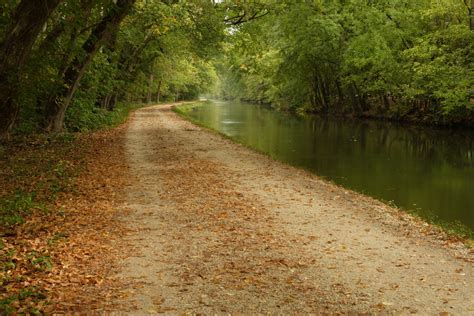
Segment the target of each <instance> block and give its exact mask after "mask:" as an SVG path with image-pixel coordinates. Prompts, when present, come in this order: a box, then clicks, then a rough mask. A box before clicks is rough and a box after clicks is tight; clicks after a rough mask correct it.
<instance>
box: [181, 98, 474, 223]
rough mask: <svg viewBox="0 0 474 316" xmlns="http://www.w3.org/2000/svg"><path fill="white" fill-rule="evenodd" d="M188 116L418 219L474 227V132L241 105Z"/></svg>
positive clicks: (191, 111) (190, 111)
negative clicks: (288, 112) (343, 118)
mask: <svg viewBox="0 0 474 316" xmlns="http://www.w3.org/2000/svg"><path fill="white" fill-rule="evenodd" d="M183 110H184V111H186V115H188V116H189V117H191V118H192V119H194V120H196V121H198V122H200V123H202V124H203V125H205V126H208V127H210V128H212V129H215V130H218V131H220V132H222V133H224V134H226V135H228V136H230V137H232V138H234V139H236V140H237V141H239V142H242V143H244V144H246V145H248V146H250V147H252V148H255V149H257V150H259V151H262V152H265V153H267V154H268V155H270V156H271V157H273V158H276V159H278V160H281V161H284V162H287V163H288V164H291V165H294V166H298V167H303V168H305V169H308V170H310V171H312V172H314V173H315V174H317V175H319V176H323V177H325V178H327V179H330V180H333V181H334V182H336V183H338V184H340V185H342V186H344V187H347V188H351V189H354V190H356V191H359V192H362V193H365V194H367V195H370V196H373V197H375V198H378V199H382V200H385V201H393V203H395V205H397V206H399V207H402V208H404V209H409V210H414V211H416V212H417V213H418V214H420V215H421V216H424V217H430V218H432V217H433V215H434V216H435V217H437V218H438V219H440V220H442V221H444V222H447V223H454V222H460V223H462V224H464V225H465V226H467V227H469V228H470V229H474V131H462V130H447V129H433V128H427V127H415V126H404V125H399V124H393V123H387V122H374V121H347V120H339V119H325V118H318V117H299V116H296V115H291V114H285V113H281V112H278V111H275V110H272V109H269V108H267V107H264V106H259V105H252V104H245V103H237V102H217V101H214V102H208V103H204V104H203V105H202V106H197V107H189V108H186V107H184V108H183Z"/></svg>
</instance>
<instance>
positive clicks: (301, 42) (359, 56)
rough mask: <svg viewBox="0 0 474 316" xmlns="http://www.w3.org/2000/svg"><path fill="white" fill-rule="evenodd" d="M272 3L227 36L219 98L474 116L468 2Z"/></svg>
mask: <svg viewBox="0 0 474 316" xmlns="http://www.w3.org/2000/svg"><path fill="white" fill-rule="evenodd" d="M267 8H268V10H269V11H270V14H269V15H267V16H265V17H264V18H261V19H258V20H256V21H253V22H251V23H249V24H247V25H243V26H239V27H237V28H235V29H233V30H232V32H231V33H230V34H229V36H228V39H229V40H228V44H227V45H226V48H225V49H226V55H225V57H224V58H222V60H221V61H220V63H219V64H218V66H217V69H218V71H219V80H220V84H219V87H220V89H221V91H220V92H219V94H220V95H221V96H223V97H229V98H241V99H247V100H253V101H258V102H265V103H271V104H273V105H274V106H276V107H280V108H299V109H305V110H309V111H323V112H337V113H348V112H349V113H351V114H364V115H374V116H380V115H383V116H388V117H395V118H407V115H411V116H413V118H414V119H423V120H426V119H429V120H432V121H437V122H456V121H461V120H464V121H466V120H468V119H469V117H470V118H471V121H474V111H473V110H474V109H473V106H474V103H473V95H472V94H473V87H474V71H473V69H474V64H473V60H474V53H473V52H474V46H473V45H474V32H473V31H472V30H470V29H469V21H468V14H467V10H466V5H465V4H464V3H463V2H462V1H454V0H442V1H429V0H424V1H413V2H407V1H403V0H395V1H369V2H367V1H362V0H350V1H344V2H343V1H324V2H321V1H304V2H296V3H295V2H293V1H279V2H276V1H269V2H268V3H267ZM295 21H298V23H296V22H295Z"/></svg>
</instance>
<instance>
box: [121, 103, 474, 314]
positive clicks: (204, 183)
mask: <svg viewBox="0 0 474 316" xmlns="http://www.w3.org/2000/svg"><path fill="white" fill-rule="evenodd" d="M126 147H127V155H128V158H129V164H130V167H131V171H132V173H133V174H134V175H136V176H137V179H136V180H134V181H133V183H132V185H131V187H130V188H128V190H129V192H128V201H129V203H128V204H129V206H130V207H131V208H132V212H131V213H130V214H129V215H127V217H126V218H124V220H125V221H127V222H128V223H129V224H128V225H129V226H130V228H131V229H132V231H133V233H131V234H130V235H129V236H127V237H126V239H127V241H128V243H129V244H130V245H131V246H132V247H133V248H134V249H135V251H134V256H133V257H130V258H128V259H127V260H126V261H125V262H124V263H123V264H124V269H123V271H122V273H121V275H120V276H121V278H123V279H124V280H125V281H134V282H135V286H134V287H133V288H130V289H127V290H126V291H125V292H124V294H123V295H122V296H123V297H127V303H126V304H123V305H124V306H126V307H125V308H126V309H128V312H129V313H133V312H135V313H137V314H143V313H160V312H167V313H172V314H175V313H204V314H214V313H233V312H247V313H272V314H275V313H280V314H287V313H293V314H294V313H296V312H298V313H310V312H330V313H332V312H343V313H347V312H358V313H360V312H383V313H387V312H388V313H397V314H398V313H422V314H426V313H427V314H438V313H441V312H448V313H453V314H458V315H469V314H470V315H472V314H474V294H473V293H474V268H473V261H472V257H473V256H472V252H471V253H468V250H466V249H465V248H463V247H462V246H458V248H451V249H447V248H445V247H443V246H442V245H441V243H440V242H438V241H437V240H436V239H435V237H430V236H426V234H423V233H421V232H420V227H421V228H423V226H422V225H421V226H420V225H419V224H413V223H412V221H410V220H407V217H405V216H403V215H401V214H400V213H399V212H398V211H396V210H393V209H391V208H389V207H388V206H385V205H383V204H382V203H380V202H377V201H375V200H373V199H371V198H368V197H365V196H363V195H360V194H357V193H354V192H351V191H348V190H346V189H343V188H340V187H337V186H335V185H333V184H330V183H328V182H325V181H323V180H321V179H319V178H318V177H317V176H314V175H312V174H310V173H308V172H306V171H303V170H299V169H296V168H293V167H290V166H286V165H284V164H282V163H279V162H275V161H272V160H271V159H269V158H267V157H265V156H263V155H260V154H257V153H255V152H253V151H252V150H249V149H247V148H245V147H243V146H241V145H238V144H235V143H233V142H231V141H230V140H227V139H225V138H223V137H221V136H219V135H216V134H214V133H212V132H209V131H207V130H205V129H202V128H199V127H196V126H194V125H193V124H191V123H189V122H187V121H185V120H183V119H181V118H180V117H178V116H177V115H176V114H174V113H173V112H172V111H171V106H170V105H160V106H154V107H148V108H144V109H141V110H139V111H137V112H136V113H135V114H134V116H133V118H132V121H131V123H130V127H129V131H128V135H127V146H126Z"/></svg>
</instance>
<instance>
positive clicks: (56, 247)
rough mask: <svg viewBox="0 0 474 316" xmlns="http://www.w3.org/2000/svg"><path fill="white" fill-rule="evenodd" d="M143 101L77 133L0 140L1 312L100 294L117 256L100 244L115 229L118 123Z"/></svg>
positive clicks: (120, 176) (32, 310)
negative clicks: (113, 258)
mask: <svg viewBox="0 0 474 316" xmlns="http://www.w3.org/2000/svg"><path fill="white" fill-rule="evenodd" d="M140 106H141V105H123V106H120V107H118V108H117V109H116V110H114V111H110V112H107V113H103V115H102V116H96V118H95V120H94V121H92V120H90V121H88V122H83V124H82V125H81V124H77V125H76V126H75V127H73V128H71V129H70V130H73V131H80V133H79V132H68V133H64V134H59V135H44V134H33V133H27V132H26V131H25V130H22V131H18V132H17V133H16V134H15V135H14V137H13V138H12V139H11V140H10V141H9V142H8V143H5V144H3V145H1V147H0V314H2V315H9V314H22V313H23V314H42V313H45V312H46V313H49V312H58V311H59V312H61V311H64V312H66V311H69V310H68V308H67V303H68V302H71V301H72V300H74V299H75V297H76V296H77V295H82V297H81V300H82V301H83V302H89V303H90V304H92V305H93V304H95V303H96V302H94V299H95V300H97V296H96V297H95V298H92V297H90V296H88V295H89V294H87V295H85V294H84V293H81V291H82V288H84V289H86V288H87V290H88V291H89V293H92V294H97V291H98V290H99V288H100V287H98V286H96V285H97V284H101V283H103V282H104V276H105V275H106V274H107V270H108V269H110V268H112V267H113V264H112V263H111V262H108V259H107V258H112V257H113V255H114V254H113V253H104V252H103V251H102V250H103V247H106V245H107V243H108V242H109V238H108V237H110V236H112V235H113V234H112V232H113V231H115V230H117V229H119V228H118V226H116V225H115V224H112V223H114V219H113V214H114V213H115V212H116V209H115V208H114V207H115V202H116V201H117V199H118V198H119V196H118V195H117V194H116V192H117V191H118V190H120V189H121V187H122V183H123V181H124V170H125V166H124V161H125V159H124V158H123V157H121V155H122V151H123V150H122V147H121V146H122V136H123V130H124V128H123V127H117V126H119V125H120V124H122V123H124V122H125V121H126V120H127V118H128V116H129V114H130V112H131V111H132V110H134V109H136V108H138V107H140ZM97 117H100V119H97ZM114 225H115V226H114ZM102 233H104V235H103V236H101V234H102ZM106 237H107V238H106ZM101 249H102V250H101ZM99 253H100V256H99V257H97V256H96V255H97V254H99ZM104 264H106V265H107V264H108V267H106V266H104ZM88 286H92V288H89V287H88ZM98 297H99V298H100V296H98ZM61 304H65V305H61Z"/></svg>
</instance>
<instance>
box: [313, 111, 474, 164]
mask: <svg viewBox="0 0 474 316" xmlns="http://www.w3.org/2000/svg"><path fill="white" fill-rule="evenodd" d="M309 128H310V130H312V132H313V133H316V134H318V135H320V136H322V137H328V138H331V139H333V140H334V141H335V142H336V143H339V145H341V143H344V142H347V141H348V140H349V141H350V140H352V141H353V147H356V148H357V149H356V148H352V150H353V151H354V150H363V151H365V150H371V151H373V153H377V152H384V153H385V155H391V156H400V155H403V156H413V157H416V158H418V159H423V160H425V161H426V160H438V161H444V162H446V163H449V164H450V165H452V166H453V167H456V168H466V167H474V132H473V131H458V130H447V129H442V130H438V129H433V128H428V127H416V126H404V125H400V124H393V123H388V122H374V121H372V122H371V121H362V122H357V121H343V120H334V119H325V118H317V119H311V120H310V123H309Z"/></svg>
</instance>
